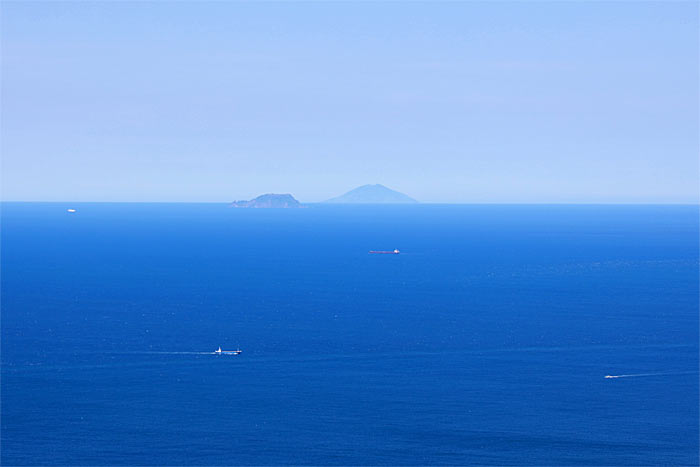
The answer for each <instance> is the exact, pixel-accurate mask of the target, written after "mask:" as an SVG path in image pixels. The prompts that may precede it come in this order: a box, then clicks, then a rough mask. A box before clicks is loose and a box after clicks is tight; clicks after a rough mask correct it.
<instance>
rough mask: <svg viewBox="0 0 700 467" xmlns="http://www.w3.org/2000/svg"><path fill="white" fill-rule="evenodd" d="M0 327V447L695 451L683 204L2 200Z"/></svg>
mask: <svg viewBox="0 0 700 467" xmlns="http://www.w3.org/2000/svg"><path fill="white" fill-rule="evenodd" d="M67 208H75V209H77V212H76V213H74V214H70V213H67V212H66V209H67ZM394 248H398V249H400V250H401V254H400V255H370V254H368V253H367V252H368V250H374V249H381V250H390V249H394ZM1 326H2V386H1V389H2V413H1V416H2V420H1V422H2V425H1V426H2V445H1V446H2V448H1V452H2V459H1V460H2V464H3V465H27V464H31V465H37V464H39V465H45V464H64V465H65V464H70V465H81V464H82V465H100V464H109V465H184V464H189V465H222V464H248V465H250V464H266V465H270V464H317V465H318V464H322V465H329V464H403V465H407V464H496V465H504V464H508V465H523V464H527V465H592V464H595V465H600V464H605V465H650V464H666V465H669V464H674V465H687V464H697V463H698V373H697V370H698V207H696V206H695V207H692V206H466V205H465V206H447V205H445V206H441V205H417V206H396V207H386V206H383V207H343V206H334V207H324V206H312V207H309V208H308V209H299V210H245V209H230V208H227V207H226V206H225V205H216V204H99V203H95V204H71V205H63V204H41V203H30V204H20V203H8V204H4V205H3V206H2V323H1ZM219 346H221V347H222V348H224V349H235V348H236V347H237V346H240V348H241V349H243V354H242V355H240V356H227V355H224V356H217V355H211V354H209V353H208V352H211V351H213V350H215V349H216V348H217V347H219ZM605 375H631V376H626V377H621V378H612V379H606V378H604V376H605Z"/></svg>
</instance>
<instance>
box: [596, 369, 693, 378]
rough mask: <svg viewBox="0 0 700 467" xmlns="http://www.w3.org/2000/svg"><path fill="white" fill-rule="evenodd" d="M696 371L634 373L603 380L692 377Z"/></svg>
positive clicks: (607, 376)
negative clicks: (645, 377)
mask: <svg viewBox="0 0 700 467" xmlns="http://www.w3.org/2000/svg"><path fill="white" fill-rule="evenodd" d="M696 373H697V371H673V372H666V373H635V374H630V375H605V379H616V378H641V377H644V376H677V375H692V374H696Z"/></svg>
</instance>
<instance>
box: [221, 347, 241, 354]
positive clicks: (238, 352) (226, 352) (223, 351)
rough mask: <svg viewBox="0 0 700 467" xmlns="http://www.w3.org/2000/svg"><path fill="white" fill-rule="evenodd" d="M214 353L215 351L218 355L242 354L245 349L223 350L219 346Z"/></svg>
mask: <svg viewBox="0 0 700 467" xmlns="http://www.w3.org/2000/svg"><path fill="white" fill-rule="evenodd" d="M214 353H215V354H216V355H240V354H241V353H243V351H242V350H241V349H236V350H221V347H219V348H218V349H216V350H215V351H214Z"/></svg>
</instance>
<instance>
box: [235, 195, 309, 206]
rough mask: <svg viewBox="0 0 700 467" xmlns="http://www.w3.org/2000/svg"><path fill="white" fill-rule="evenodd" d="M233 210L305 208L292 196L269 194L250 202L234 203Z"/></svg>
mask: <svg viewBox="0 0 700 467" xmlns="http://www.w3.org/2000/svg"><path fill="white" fill-rule="evenodd" d="M230 206H231V207H232V208H301V207H303V206H302V205H301V203H300V202H299V201H297V200H296V199H295V198H294V196H292V195H290V194H283V195H278V194H274V193H268V194H265V195H260V196H258V197H257V198H255V199H251V200H249V201H234V202H233V203H231V204H230Z"/></svg>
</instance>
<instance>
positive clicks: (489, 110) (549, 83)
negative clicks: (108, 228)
mask: <svg viewBox="0 0 700 467" xmlns="http://www.w3.org/2000/svg"><path fill="white" fill-rule="evenodd" d="M1 26H2V32H1V34H2V36H1V39H2V42H1V47H2V50H1V53H2V56H1V59H2V62H1V71H2V83H1V86H2V99H1V101H0V106H1V108H0V110H1V111H2V114H1V118H2V121H1V128H0V130H1V134H0V136H1V137H2V141H1V150H2V198H3V200H5V201H168V202H170V201H192V202H205V201H206V202H209V201H211V202H228V201H232V200H237V199H249V198H252V197H255V196H257V195H260V194H263V193H291V194H293V195H294V196H295V197H296V198H297V199H299V200H300V201H302V202H316V201H323V200H325V199H328V198H331V197H334V196H338V195H340V194H342V193H344V192H346V191H348V190H350V189H352V188H354V187H356V186H359V185H364V184H374V183H381V184H384V185H386V186H388V187H390V188H393V189H396V190H399V191H401V192H404V193H406V194H408V195H409V196H411V197H413V198H416V199H418V200H419V201H422V202H429V203H697V202H698V190H699V188H698V186H699V183H700V182H699V167H698V154H699V152H698V151H699V141H698V132H699V119H698V106H699V102H700V98H699V95H698V80H699V76H698V43H699V41H698V29H699V24H698V4H697V3H696V2H693V1H689V2H672V1H664V2H631V1H628V2H624V1H618V2H602V1H597V2H569V1H559V2H527V1H521V2H514V3H508V2H488V3H482V2H470V1H463V2H400V1H393V2H371V1H370V2H367V1H365V2H331V1H328V2H284V3H275V2H226V1H220V2H196V3H195V2H183V1H179V2H167V1H158V2H126V1H119V2H98V1H83V2H57V1H53V2H48V3H42V2H34V1H24V2H19V1H17V2H13V1H3V4H2V23H1Z"/></svg>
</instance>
